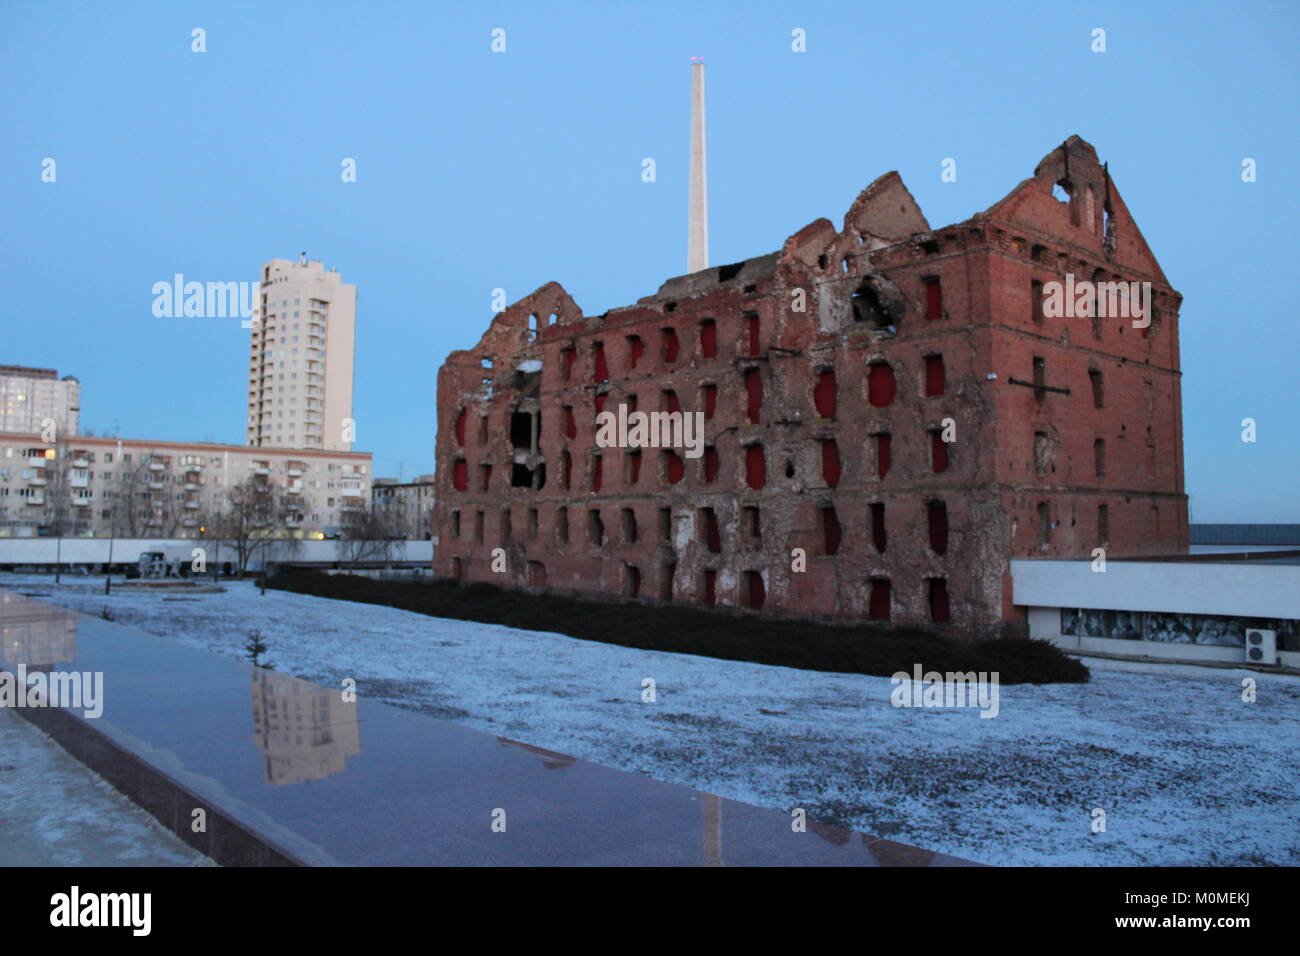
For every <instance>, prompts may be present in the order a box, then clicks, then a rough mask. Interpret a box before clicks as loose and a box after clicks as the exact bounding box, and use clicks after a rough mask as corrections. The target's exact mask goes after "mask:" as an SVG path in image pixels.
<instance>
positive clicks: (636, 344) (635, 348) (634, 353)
mask: <svg viewBox="0 0 1300 956" xmlns="http://www.w3.org/2000/svg"><path fill="white" fill-rule="evenodd" d="M644 354H645V342H643V341H641V336H639V335H629V336H628V337H627V367H628V368H629V369H634V368H636V363H637V362H638V361H640V359H641V356H642V355H644Z"/></svg>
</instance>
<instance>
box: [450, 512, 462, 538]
mask: <svg viewBox="0 0 1300 956" xmlns="http://www.w3.org/2000/svg"><path fill="white" fill-rule="evenodd" d="M451 536H452V537H453V538H459V537H460V509H459V508H457V509H455V510H454V511H452V513H451Z"/></svg>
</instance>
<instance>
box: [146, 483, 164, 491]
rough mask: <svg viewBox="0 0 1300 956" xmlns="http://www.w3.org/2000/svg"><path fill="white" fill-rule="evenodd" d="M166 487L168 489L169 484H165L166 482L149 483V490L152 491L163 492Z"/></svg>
mask: <svg viewBox="0 0 1300 956" xmlns="http://www.w3.org/2000/svg"><path fill="white" fill-rule="evenodd" d="M166 487H167V482H165V481H151V482H149V490H150V491H162V490H163V489H164V488H166Z"/></svg>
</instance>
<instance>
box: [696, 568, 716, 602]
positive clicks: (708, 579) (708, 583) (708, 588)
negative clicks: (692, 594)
mask: <svg viewBox="0 0 1300 956" xmlns="http://www.w3.org/2000/svg"><path fill="white" fill-rule="evenodd" d="M700 602H701V603H702V604H703V605H704V606H705V607H713V606H714V605H715V604H717V603H718V572H717V571H712V570H710V571H705V572H703V573H702V574H701V575H700Z"/></svg>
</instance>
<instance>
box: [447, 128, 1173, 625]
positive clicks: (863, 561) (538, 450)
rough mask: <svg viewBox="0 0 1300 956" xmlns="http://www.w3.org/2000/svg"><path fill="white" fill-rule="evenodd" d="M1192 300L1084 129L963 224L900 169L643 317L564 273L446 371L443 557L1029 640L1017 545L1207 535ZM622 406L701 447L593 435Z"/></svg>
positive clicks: (451, 573) (1053, 553) (528, 582)
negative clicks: (618, 441)
mask: <svg viewBox="0 0 1300 956" xmlns="http://www.w3.org/2000/svg"><path fill="white" fill-rule="evenodd" d="M1054 188H1056V189H1057V193H1058V195H1060V196H1062V197H1064V198H1065V201H1062V200H1061V199H1058V198H1057V197H1056V196H1054V195H1053V190H1054ZM1067 273H1070V274H1072V275H1073V276H1074V277H1075V279H1076V280H1090V281H1096V282H1102V281H1124V282H1150V283H1151V288H1152V291H1153V298H1154V313H1153V315H1152V318H1151V324H1150V327H1149V328H1147V329H1141V328H1137V327H1134V325H1133V322H1132V320H1131V319H1129V318H1114V317H1109V318H1104V319H1097V318H1089V317H1070V318H1059V317H1057V318H1053V317H1047V316H1044V314H1043V308H1042V296H1043V287H1044V285H1045V284H1047V283H1051V282H1054V281H1055V282H1063V281H1064V279H1065V275H1066V274H1067ZM1180 302H1181V297H1180V296H1179V294H1178V293H1177V292H1175V291H1174V290H1173V289H1172V288H1171V287H1170V285H1169V283H1168V282H1167V280H1166V279H1165V276H1164V274H1163V272H1162V271H1161V269H1160V267H1159V265H1158V264H1157V263H1156V260H1155V258H1154V257H1153V256H1152V254H1151V252H1150V250H1149V249H1148V248H1147V245H1146V243H1145V242H1144V240H1143V238H1142V236H1141V233H1140V232H1139V231H1138V228H1137V226H1136V224H1135V223H1134V222H1133V220H1132V219H1131V218H1130V216H1129V213H1128V210H1127V208H1126V207H1125V205H1124V202H1123V200H1122V199H1121V198H1120V195H1119V192H1118V191H1117V189H1116V188H1115V186H1114V184H1113V183H1112V182H1111V181H1110V179H1109V175H1108V172H1107V170H1106V168H1105V167H1103V166H1102V165H1101V164H1099V162H1098V160H1097V155H1096V153H1095V151H1094V150H1093V148H1092V147H1091V146H1090V145H1089V144H1087V143H1086V142H1084V141H1083V140H1081V139H1079V138H1078V137H1072V138H1071V139H1070V140H1068V141H1067V142H1066V143H1064V144H1062V146H1060V147H1058V148H1057V149H1055V150H1053V151H1052V152H1051V153H1049V154H1048V155H1047V156H1046V157H1044V159H1043V160H1042V162H1040V163H1039V165H1038V168H1037V169H1036V170H1035V172H1034V175H1033V176H1032V177H1031V178H1029V179H1026V180H1024V181H1023V182H1021V183H1020V184H1019V185H1018V186H1016V187H1015V189H1013V190H1012V191H1011V192H1010V193H1009V194H1008V195H1007V196H1006V198H1004V199H1002V200H1001V201H999V202H998V203H996V204H995V205H993V206H992V207H990V208H989V209H988V210H986V211H985V212H982V213H980V214H978V215H976V216H974V217H973V218H971V219H969V220H967V221H966V222H962V223H959V224H956V225H952V226H947V227H944V228H940V229H932V228H931V227H930V226H929V224H928V223H927V221H926V219H925V217H924V215H923V214H922V212H921V210H920V209H919V208H918V206H917V204H916V202H915V201H914V200H913V198H912V196H911V194H910V193H909V192H908V191H907V189H906V188H905V187H904V185H903V183H902V180H901V179H900V177H899V176H898V174H897V173H889V174H887V175H885V176H882V177H881V178H879V179H877V180H876V181H875V182H873V183H872V184H871V185H870V186H868V187H867V189H866V190H864V191H863V193H862V194H861V195H860V196H859V197H858V198H857V200H856V201H855V202H854V203H853V205H852V206H851V207H850V209H849V211H848V213H847V215H846V216H845V218H844V223H843V227H842V228H841V229H839V230H836V229H835V227H834V226H833V225H832V224H831V223H830V222H829V221H827V220H825V219H819V220H817V221H815V222H813V223H811V224H809V225H808V226H805V227H804V228H803V229H800V230H799V231H798V232H796V233H795V234H794V235H793V236H791V237H790V238H789V239H787V240H786V242H785V244H784V246H783V247H782V248H781V250H780V251H779V252H776V253H772V254H769V255H766V256H761V257H758V258H754V259H749V260H746V261H745V262H742V263H737V264H735V265H731V266H721V267H717V268H710V269H706V270H703V271H701V272H697V273H693V274H691V275H686V276H680V277H678V278H675V279H670V280H668V281H667V282H666V283H664V285H663V286H662V287H661V288H660V289H659V291H658V293H656V294H655V295H653V296H649V297H647V298H644V299H641V300H639V301H638V302H637V303H636V304H635V305H632V306H628V307H626V308H620V309H613V310H611V311H609V312H607V313H605V314H604V315H600V316H590V317H589V316H585V315H583V313H582V311H581V309H580V308H579V307H578V305H577V304H576V303H575V302H574V301H573V300H572V299H571V298H570V297H569V296H568V294H567V293H566V292H565V291H564V289H563V288H561V287H560V286H559V285H558V284H556V283H550V284H548V285H546V286H543V287H542V288H540V289H538V290H537V291H536V292H534V293H532V294H531V295H529V296H527V297H526V298H524V299H522V300H520V301H518V302H516V303H514V304H513V305H511V306H510V307H509V308H507V309H506V310H505V311H503V312H501V313H499V314H497V315H496V316H495V317H494V318H493V320H492V322H491V325H490V327H489V328H488V330H487V332H486V333H485V334H484V335H483V337H482V339H481V341H480V342H479V344H478V345H477V346H476V347H475V348H473V349H471V350H468V351H457V352H453V353H452V354H451V355H450V356H449V357H448V359H447V361H446V363H445V364H444V365H443V367H442V368H441V369H440V371H439V375H438V434H437V503H436V507H435V512H434V533H435V534H436V535H437V537H438V541H439V544H438V547H437V555H436V557H435V559H434V570H435V572H436V573H437V574H439V575H441V576H447V577H456V578H460V579H462V580H467V581H491V582H494V583H498V584H505V585H513V586H517V587H527V588H538V589H550V590H555V591H563V592H580V593H586V594H592V595H608V596H623V597H634V598H637V599H639V600H645V601H650V602H658V601H675V602H685V603H692V604H702V605H719V606H731V607H738V608H753V609H761V610H762V611H763V612H765V613H770V612H775V613H781V614H789V615H797V616H811V617H829V618H835V619H855V620H860V619H879V620H892V621H896V622H918V623H928V622H933V623H935V624H937V625H940V626H945V627H948V628H951V629H952V630H953V631H954V632H955V633H960V634H968V635H985V634H990V633H997V632H1000V631H1003V630H1006V629H1007V628H1006V625H1007V624H1008V623H1009V622H1010V623H1012V627H1011V628H1010V630H1014V629H1015V623H1014V622H1017V621H1019V620H1020V619H1021V612H1020V611H1019V610H1018V609H1016V608H1013V607H1012V605H1011V603H1010V574H1009V561H1010V559H1011V558H1013V557H1029V556H1049V557H1076V558H1078V557H1082V558H1087V557H1090V556H1091V555H1092V553H1093V549H1095V548H1098V547H1103V548H1105V549H1106V552H1107V556H1108V557H1115V556H1121V555H1136V554H1153V553H1177V552H1182V551H1185V550H1186V547H1187V536H1188V529H1187V507H1186V497H1185V495H1184V493H1183V453H1182V409H1181V393H1180V387H1179V377H1180V372H1179V356H1178V310H1179V306H1180ZM620 404H622V405H625V406H627V407H628V408H629V410H633V409H635V410H640V411H657V410H677V409H680V410H681V411H683V412H688V413H689V412H695V411H702V412H704V413H705V419H706V420H705V441H706V449H705V451H704V453H703V454H702V455H701V456H700V457H698V458H693V459H692V458H688V457H686V456H685V455H684V454H682V452H681V450H678V451H677V452H675V453H673V452H668V451H665V450H662V449H659V448H644V449H641V450H640V451H639V452H638V451H637V450H636V449H623V448H600V447H597V444H596V440H595V436H596V415H597V413H598V411H600V410H601V409H605V410H609V411H611V412H612V411H617V409H618V406H619V405H620ZM945 426H947V435H946V436H945ZM945 437H947V438H949V439H952V440H950V441H945V440H944V439H945ZM497 548H500V549H502V552H501V553H500V555H499V560H498V561H497V562H496V563H497V567H498V568H501V569H502V570H497V571H494V570H493V552H494V549H497ZM796 549H802V554H804V555H806V567H805V569H804V570H796V569H795V568H796V567H797V566H799V564H800V560H799V552H797V551H796Z"/></svg>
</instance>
